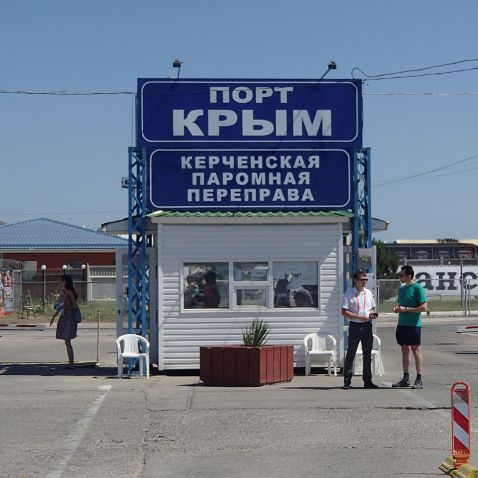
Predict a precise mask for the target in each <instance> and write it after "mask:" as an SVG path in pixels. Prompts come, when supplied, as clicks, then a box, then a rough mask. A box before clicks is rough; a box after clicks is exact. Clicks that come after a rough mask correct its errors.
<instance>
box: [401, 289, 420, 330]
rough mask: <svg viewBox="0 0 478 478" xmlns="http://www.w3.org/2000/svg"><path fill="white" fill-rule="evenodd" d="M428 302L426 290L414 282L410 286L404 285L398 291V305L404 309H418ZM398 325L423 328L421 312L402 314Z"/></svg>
mask: <svg viewBox="0 0 478 478" xmlns="http://www.w3.org/2000/svg"><path fill="white" fill-rule="evenodd" d="M426 301H427V298H426V296H425V290H424V289H423V287H422V286H421V285H420V284H417V283H416V282H412V283H411V284H410V285H406V284H404V285H402V286H401V287H400V290H399V291H398V304H399V305H402V306H403V307H418V306H420V305H421V304H423V303H424V302H426ZM398 325H409V326H412V327H421V326H422V319H421V313H420V312H402V313H400V314H398Z"/></svg>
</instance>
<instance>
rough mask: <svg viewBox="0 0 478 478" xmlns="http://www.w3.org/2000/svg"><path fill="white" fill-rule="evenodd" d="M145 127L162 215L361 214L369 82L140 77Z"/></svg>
mask: <svg viewBox="0 0 478 478" xmlns="http://www.w3.org/2000/svg"><path fill="white" fill-rule="evenodd" d="M137 124H138V128H137V146H139V147H144V148H146V150H147V155H148V161H149V171H150V175H149V178H148V187H149V190H150V195H149V201H150V207H151V208H152V209H156V208H171V209H205V208H207V209H211V210H214V209H263V210H270V209H297V208H315V209H331V208H341V209H345V208H350V207H351V177H352V168H351V159H350V158H351V157H353V152H354V150H355V149H356V148H360V147H361V146H362V96H361V82H360V81H359V80H334V81H325V80H320V81H314V80H241V79H239V80H218V79H214V80H157V79H139V80H138V118H137ZM315 156H317V158H320V160H319V159H317V161H316V160H315V159H314V157H315ZM185 157H191V158H193V159H191V160H186V159H184V158H185ZM202 157H204V162H205V163H204V164H207V167H204V168H203V163H202V160H201V159H200V158H202ZM217 158H219V159H217ZM258 158H261V159H258ZM267 158H269V159H267ZM271 158H278V159H277V162H274V161H275V160H273V159H271ZM281 158H282V159H281ZM284 158H285V159H284ZM303 163H304V164H305V166H304V165H303ZM202 168H203V169H202ZM202 181H203V183H201V182H202ZM253 181H255V182H256V183H254V182H253ZM242 183H243V184H242Z"/></svg>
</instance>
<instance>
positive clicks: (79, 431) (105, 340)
mask: <svg viewBox="0 0 478 478" xmlns="http://www.w3.org/2000/svg"><path fill="white" fill-rule="evenodd" d="M470 323H478V318H476V317H475V318H473V317H472V318H464V317H461V316H457V317H447V316H440V317H438V316H437V317H432V318H429V319H427V321H424V328H423V339H424V356H425V372H424V376H423V379H424V384H425V388H424V389H423V390H409V389H403V390H402V389H391V388H390V384H391V383H392V382H393V381H395V380H397V379H398V378H400V376H401V361H400V351H399V348H398V346H397V345H396V344H395V341H394V324H395V318H394V317H393V316H382V317H381V321H380V322H379V324H378V335H379V336H380V337H381V339H382V347H383V349H382V354H383V361H384V367H385V374H384V375H383V376H382V377H374V380H375V382H376V383H377V384H379V385H380V387H381V388H380V389H378V390H365V389H363V388H360V387H361V385H362V384H361V377H359V376H355V377H354V379H353V384H354V385H355V386H356V388H354V389H352V390H342V388H341V386H342V382H343V377H341V376H338V377H334V376H327V375H326V374H325V373H324V371H322V370H320V373H317V374H313V375H310V376H308V377H305V376H303V375H297V376H295V377H294V379H293V380H292V381H291V382H289V383H279V384H274V385H270V386H264V387H259V388H241V387H208V386H205V385H203V384H202V383H201V382H200V380H199V378H198V376H196V375H192V376H181V375H176V376H170V375H154V376H152V377H151V379H150V380H146V379H142V378H138V377H133V378H129V379H123V380H119V379H117V378H116V368H115V351H114V338H115V329H114V325H113V324H110V325H107V326H103V327H102V330H101V341H100V351H99V359H100V363H101V365H100V366H97V367H95V366H88V365H89V364H88V362H92V363H91V365H93V363H94V362H96V354H97V349H96V329H95V327H94V326H91V325H88V324H81V326H80V334H79V337H78V339H75V341H74V346H75V352H76V355H77V360H79V361H81V362H84V364H85V365H86V366H84V367H79V368H77V369H74V370H69V369H67V368H66V366H65V365H66V364H65V360H66V352H65V350H64V345H63V343H62V341H57V340H55V339H54V329H49V328H48V327H47V328H46V330H44V331H4V330H2V331H1V332H0V335H1V337H0V384H1V387H0V425H1V433H0V446H1V449H2V453H1V454H0V469H1V470H2V472H1V476H5V477H12V478H13V477H15V478H20V477H22V478H27V477H28V478H29V477H48V478H54V477H65V478H70V477H71V478H75V477H91V478H95V477H101V478H109V477H118V476H121V477H128V478H129V477H138V478H152V477H161V478H168V477H252V476H255V477H265V478H267V477H291V476H304V475H305V474H307V475H310V476H317V477H322V476H323V477H328V476H345V477H362V476H363V477H365V476H367V477H375V476H377V477H378V476H381V477H396V476H397V477H405V476H407V477H409V476H427V477H428V476H445V475H444V474H443V473H442V472H440V471H439V470H438V466H439V464H440V463H441V462H442V461H443V460H444V459H445V458H446V457H447V456H448V455H450V452H451V420H450V386H451V384H452V383H453V382H454V381H457V380H465V381H467V382H468V383H469V384H470V386H471V389H472V400H471V405H472V430H471V431H472V447H473V454H472V460H471V462H472V463H473V462H474V458H475V455H476V452H477V451H478V450H477V448H476V446H475V444H474V438H476V434H477V431H478V426H477V423H478V422H477V421H476V420H477V418H478V417H477V416H476V409H477V408H476V403H477V400H476V398H475V394H476V390H477V389H478V375H477V373H476V372H477V367H478V366H477V360H476V358H477V354H478V334H473V333H470V334H457V333H456V332H455V330H456V326H457V325H464V324H470ZM413 378H414V375H413V373H412V379H413ZM476 458H478V456H476ZM474 464H475V463H474Z"/></svg>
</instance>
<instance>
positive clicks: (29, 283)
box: [0, 268, 127, 320]
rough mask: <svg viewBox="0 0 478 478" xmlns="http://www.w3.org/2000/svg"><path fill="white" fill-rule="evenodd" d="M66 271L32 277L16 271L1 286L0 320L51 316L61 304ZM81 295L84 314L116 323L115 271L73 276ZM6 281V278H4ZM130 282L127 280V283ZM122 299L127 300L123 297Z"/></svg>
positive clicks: (45, 272)
mask: <svg viewBox="0 0 478 478" xmlns="http://www.w3.org/2000/svg"><path fill="white" fill-rule="evenodd" d="M67 272H68V274H70V273H71V272H70V271H67ZM63 273H64V271H63V270H61V271H53V270H51V271H43V270H40V271H38V273H34V274H32V273H31V272H27V273H25V272H23V271H18V270H14V271H12V272H11V274H10V275H9V276H8V279H7V281H5V280H4V281H3V282H2V283H1V286H0V318H1V317H13V318H44V317H45V316H51V315H52V314H53V312H54V305H55V304H56V303H57V302H58V294H59V290H60V288H61V285H62V283H61V277H62V275H63ZM71 275H72V276H73V280H74V286H75V289H76V291H77V293H78V302H79V304H80V305H81V310H82V315H83V317H85V318H86V319H88V318H90V317H93V316H96V314H97V313H98V311H100V313H101V317H102V319H103V320H115V313H116V278H115V275H114V268H113V269H111V270H108V271H107V273H103V274H101V273H98V274H95V275H88V277H87V274H86V273H85V272H84V271H81V270H80V271H76V273H75V272H74V271H73V273H71ZM4 279H5V277H4ZM125 283H127V281H126V282H125ZM122 300H124V299H123V298H122Z"/></svg>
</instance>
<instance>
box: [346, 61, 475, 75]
mask: <svg viewBox="0 0 478 478" xmlns="http://www.w3.org/2000/svg"><path fill="white" fill-rule="evenodd" d="M475 61H478V58H467V59H464V60H457V61H452V62H450V63H442V64H441V65H432V66H424V67H421V68H414V69H411V70H402V71H394V72H391V73H380V74H378V75H370V74H368V73H365V72H364V71H363V70H361V69H360V68H358V67H355V68H352V71H351V75H352V78H354V71H355V70H357V71H359V72H360V73H362V75H364V76H365V77H367V78H379V77H384V76H390V75H401V74H402V73H414V72H416V71H426V70H433V69H435V68H443V67H445V66H452V65H459V64H460V63H467V62H475Z"/></svg>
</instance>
